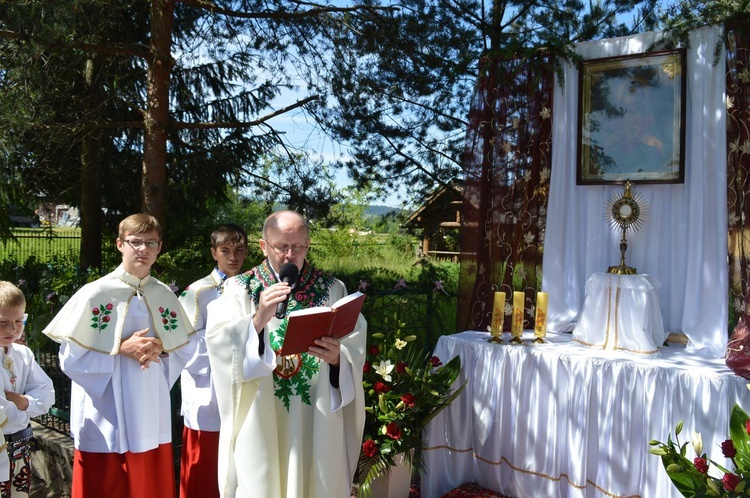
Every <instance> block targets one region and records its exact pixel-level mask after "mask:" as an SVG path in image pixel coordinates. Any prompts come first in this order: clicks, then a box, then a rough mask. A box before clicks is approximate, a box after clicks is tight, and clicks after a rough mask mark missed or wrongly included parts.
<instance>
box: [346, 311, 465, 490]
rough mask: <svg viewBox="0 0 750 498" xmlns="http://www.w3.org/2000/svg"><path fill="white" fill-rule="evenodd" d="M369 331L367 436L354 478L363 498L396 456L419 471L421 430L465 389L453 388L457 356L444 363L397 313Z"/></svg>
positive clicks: (458, 367) (458, 365)
mask: <svg viewBox="0 0 750 498" xmlns="http://www.w3.org/2000/svg"><path fill="white" fill-rule="evenodd" d="M368 329H369V336H368V347H367V359H366V361H365V366H364V371H363V382H362V383H363V386H364V390H365V432H364V441H363V444H362V450H361V453H360V457H359V461H358V464H357V470H356V472H355V475H354V482H355V483H356V484H358V485H359V492H360V493H361V494H362V495H363V496H369V494H370V492H371V489H370V486H371V484H372V482H373V480H374V479H376V478H377V477H379V476H381V475H383V474H385V473H386V472H387V471H388V469H389V468H390V467H391V466H392V465H393V464H394V457H396V456H397V455H404V456H405V458H406V461H407V462H408V464H409V465H410V466H415V467H420V468H421V461H422V460H421V448H422V430H423V429H424V427H425V426H426V425H427V423H429V421H430V420H432V418H433V417H434V416H435V415H437V414H438V413H439V412H440V411H441V410H443V409H444V408H445V407H446V406H448V405H449V404H450V403H452V402H453V400H454V399H455V398H456V397H457V396H458V395H459V394H460V393H461V391H462V390H463V388H464V386H465V384H464V385H462V386H458V387H456V388H455V389H454V386H453V383H454V382H455V380H456V379H457V378H458V375H459V374H460V372H461V358H460V357H458V356H456V357H455V358H453V359H452V360H451V361H449V362H448V363H447V364H445V365H443V364H442V362H441V361H440V358H437V357H435V356H432V353H431V352H430V350H427V349H425V348H423V347H421V346H419V345H418V343H417V342H416V337H415V336H414V335H410V334H409V333H408V332H406V330H405V323H403V322H400V321H399V318H398V315H397V313H395V312H394V313H393V314H392V315H391V316H390V317H389V318H388V319H386V320H385V322H384V324H383V327H382V328H373V327H368Z"/></svg>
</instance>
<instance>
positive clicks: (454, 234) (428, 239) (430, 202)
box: [402, 184, 463, 260]
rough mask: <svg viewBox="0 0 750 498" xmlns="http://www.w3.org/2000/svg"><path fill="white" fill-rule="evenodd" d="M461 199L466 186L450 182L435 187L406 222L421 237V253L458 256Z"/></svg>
mask: <svg viewBox="0 0 750 498" xmlns="http://www.w3.org/2000/svg"><path fill="white" fill-rule="evenodd" d="M462 202H463V189H462V188H461V187H460V186H458V185H455V184H450V185H448V186H445V187H443V188H441V189H439V190H437V191H435V192H434V193H433V194H432V195H431V196H430V197H429V198H428V199H427V200H426V201H425V202H424V204H422V205H421V206H420V207H419V208H418V209H417V210H416V211H414V212H413V213H412V214H411V215H410V216H409V217H408V218H407V219H406V221H405V222H404V223H403V225H402V227H403V228H405V229H406V230H408V231H410V232H412V233H415V234H417V235H418V236H420V237H421V238H422V242H421V243H420V247H419V255H420V256H421V257H436V258H450V259H454V260H457V259H458V255H459V240H458V239H459V228H460V227H461V204H462Z"/></svg>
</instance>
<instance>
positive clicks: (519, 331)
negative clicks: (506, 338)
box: [510, 292, 524, 337]
mask: <svg viewBox="0 0 750 498" xmlns="http://www.w3.org/2000/svg"><path fill="white" fill-rule="evenodd" d="M523 300H524V295H523V292H514V293H513V323H512V325H511V330H510V332H511V335H512V336H513V337H521V336H522V335H523Z"/></svg>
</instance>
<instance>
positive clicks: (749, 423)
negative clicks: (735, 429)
mask: <svg viewBox="0 0 750 498" xmlns="http://www.w3.org/2000/svg"><path fill="white" fill-rule="evenodd" d="M745 430H746V431H747V433H748V434H750V420H747V421H745Z"/></svg>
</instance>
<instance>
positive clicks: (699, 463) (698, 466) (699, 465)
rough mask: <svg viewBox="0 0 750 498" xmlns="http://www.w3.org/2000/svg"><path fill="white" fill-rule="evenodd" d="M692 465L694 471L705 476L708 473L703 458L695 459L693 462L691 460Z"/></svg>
mask: <svg viewBox="0 0 750 498" xmlns="http://www.w3.org/2000/svg"><path fill="white" fill-rule="evenodd" d="M693 465H695V470H697V471H698V472H700V473H701V474H705V473H707V472H708V462H706V459H705V458H702V457H695V460H693Z"/></svg>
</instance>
